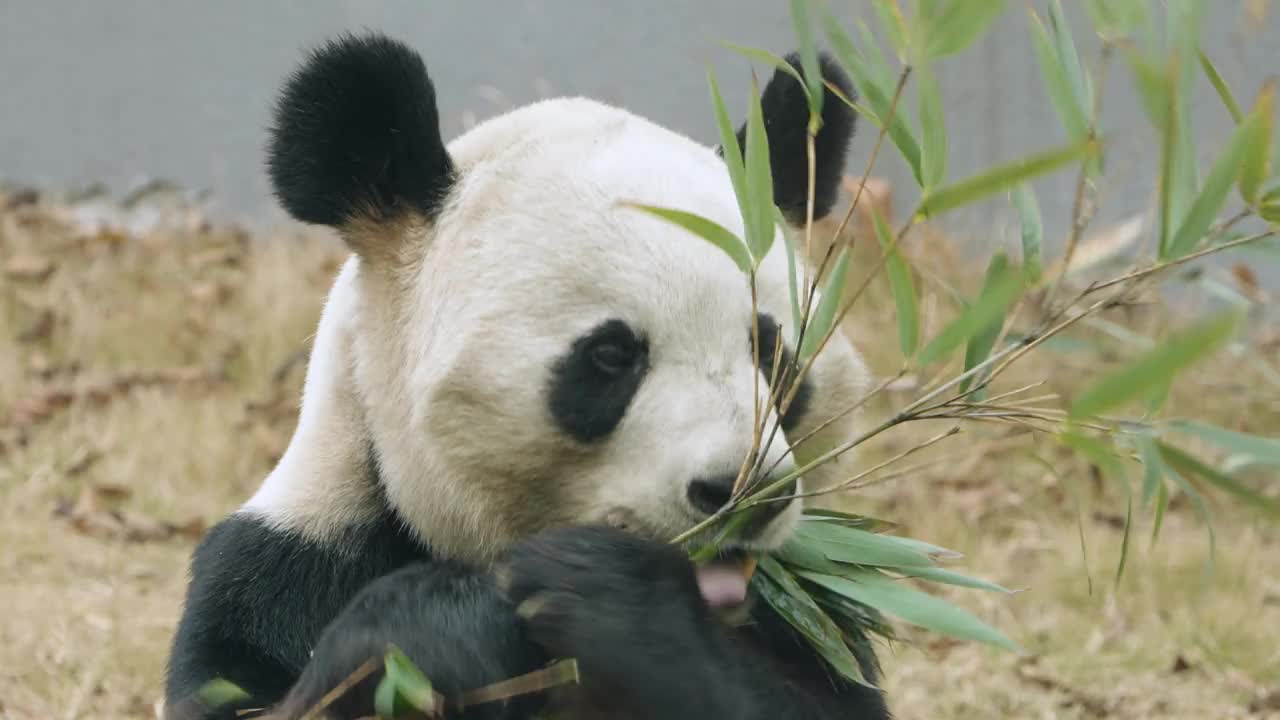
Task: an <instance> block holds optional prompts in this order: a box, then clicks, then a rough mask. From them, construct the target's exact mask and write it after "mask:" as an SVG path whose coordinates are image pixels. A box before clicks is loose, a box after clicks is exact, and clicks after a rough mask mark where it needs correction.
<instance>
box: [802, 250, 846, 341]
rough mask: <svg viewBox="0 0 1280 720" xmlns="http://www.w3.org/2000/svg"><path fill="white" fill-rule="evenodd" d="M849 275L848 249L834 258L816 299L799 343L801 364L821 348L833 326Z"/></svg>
mask: <svg viewBox="0 0 1280 720" xmlns="http://www.w3.org/2000/svg"><path fill="white" fill-rule="evenodd" d="M848 274H849V249H848V248H844V249H842V250H841V251H840V255H839V256H838V257H837V258H836V263H835V266H833V267H832V268H831V274H830V276H828V277H827V284H826V286H825V287H824V288H823V289H822V297H820V298H819V299H818V307H817V308H816V309H815V310H814V311H813V317H811V318H810V319H809V324H808V325H807V326H806V327H805V329H804V339H803V340H802V341H801V343H800V352H799V358H800V361H801V362H804V361H806V360H808V359H809V358H810V357H813V354H814V353H815V352H817V351H818V348H819V347H821V345H822V341H823V339H824V338H825V337H826V336H827V334H828V333H829V332H831V331H832V329H833V328H834V326H835V322H836V311H837V310H838V309H839V308H840V302H841V301H842V300H843V298H844V283H845V279H846V277H847V276H848Z"/></svg>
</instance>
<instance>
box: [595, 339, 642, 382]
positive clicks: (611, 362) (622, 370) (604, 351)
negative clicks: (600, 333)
mask: <svg viewBox="0 0 1280 720" xmlns="http://www.w3.org/2000/svg"><path fill="white" fill-rule="evenodd" d="M635 362H636V354H635V352H633V351H632V350H631V349H630V348H627V347H623V346H622V345H620V344H618V343H613V342H602V343H599V344H597V345H593V346H592V347H591V364H592V365H594V366H595V367H596V369H597V370H599V371H600V372H601V373H603V374H605V375H609V376H611V377H618V376H621V375H624V374H626V372H627V371H628V370H630V369H631V368H632V367H633V366H634V365H635Z"/></svg>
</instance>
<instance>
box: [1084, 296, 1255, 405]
mask: <svg viewBox="0 0 1280 720" xmlns="http://www.w3.org/2000/svg"><path fill="white" fill-rule="evenodd" d="M1236 322H1237V320H1236V316H1235V315H1222V316H1219V317H1215V318H1212V319H1210V320H1208V321H1205V322H1201V323H1198V324H1196V325H1193V326H1192V327H1190V328H1188V329H1186V330H1184V331H1182V332H1180V333H1177V334H1174V335H1171V336H1170V337H1169V338H1167V339H1166V340H1165V341H1164V342H1163V343H1161V344H1160V345H1158V346H1156V347H1155V348H1152V349H1151V350H1149V351H1147V352H1146V353H1143V354H1142V355H1140V356H1138V357H1137V358H1136V359H1134V360H1133V361H1131V362H1129V363H1128V364H1126V365H1125V366H1123V367H1121V368H1119V369H1117V370H1114V371H1112V372H1110V373H1108V374H1106V375H1104V376H1103V377H1102V378H1101V379H1099V380H1097V381H1096V382H1094V383H1093V384H1092V385H1091V386H1089V387H1088V388H1086V389H1085V390H1084V391H1083V392H1081V393H1080V394H1079V396H1077V397H1076V399H1075V402H1074V403H1072V405H1071V417H1072V418H1076V419H1078V418H1085V417H1090V416H1094V415H1097V414H1098V413H1101V412H1104V411H1106V410H1110V409H1111V408H1115V407H1119V406H1121V405H1123V404H1125V403H1126V402H1129V401H1130V400H1133V399H1134V398H1137V397H1141V396H1142V394H1143V393H1145V392H1147V391H1149V390H1150V389H1151V388H1153V387H1156V386H1157V385H1159V384H1161V383H1164V382H1168V381H1169V380H1170V379H1171V378H1172V377H1173V376H1174V375H1176V374H1177V373H1178V372H1179V371H1180V370H1183V369H1185V368H1187V367H1189V366H1191V365H1192V364H1194V363H1195V362H1196V361H1197V360H1201V359H1203V358H1204V357H1205V356H1207V355H1210V354H1212V353H1213V352H1214V351H1215V350H1217V349H1218V348H1219V347H1220V346H1221V345H1222V344H1223V343H1225V342H1226V341H1227V339H1228V338H1230V337H1231V335H1232V333H1234V332H1235V329H1236Z"/></svg>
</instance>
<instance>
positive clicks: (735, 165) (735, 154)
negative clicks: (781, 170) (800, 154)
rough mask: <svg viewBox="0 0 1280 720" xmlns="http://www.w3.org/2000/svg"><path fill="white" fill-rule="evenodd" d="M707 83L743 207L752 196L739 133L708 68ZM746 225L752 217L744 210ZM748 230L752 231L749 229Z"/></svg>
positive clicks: (736, 194)
mask: <svg viewBox="0 0 1280 720" xmlns="http://www.w3.org/2000/svg"><path fill="white" fill-rule="evenodd" d="M707 84H708V85H709V86H710V88H711V102H712V105H714V106H715V114H716V126H717V127H718V128H719V130H720V149H721V154H722V155H723V156H724V162H725V165H726V166H728V168H729V180H730V181H732V183H733V194H734V195H735V196H736V197H737V198H738V206H739V208H740V209H741V208H742V207H743V206H745V205H746V203H747V202H748V201H749V199H750V198H748V197H747V170H746V168H745V167H744V166H743V164H742V148H741V146H739V145H738V133H737V131H736V130H734V129H733V121H732V120H730V119H729V111H728V110H727V109H725V105H724V98H723V97H722V96H721V95H720V85H719V84H718V83H716V76H715V73H713V72H712V71H711V69H710V68H708V69H707ZM742 222H743V224H744V226H746V227H748V228H749V227H750V225H751V218H750V217H747V212H746V211H745V210H743V211H742ZM748 232H750V231H749V230H748Z"/></svg>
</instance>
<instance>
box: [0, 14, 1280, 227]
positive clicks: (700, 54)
mask: <svg viewBox="0 0 1280 720" xmlns="http://www.w3.org/2000/svg"><path fill="white" fill-rule="evenodd" d="M973 1H974V2H981V1H983V0H973ZM1036 4H1037V5H1043V3H1042V2H1038V1H1037V3H1036ZM1065 4H1066V5H1067V7H1068V11H1069V13H1070V14H1071V16H1072V18H1073V22H1075V25H1076V26H1077V32H1078V37H1079V38H1080V39H1081V40H1082V41H1083V45H1084V47H1083V48H1082V50H1083V52H1084V54H1085V56H1086V57H1092V56H1093V55H1094V53H1093V52H1092V51H1093V50H1094V49H1095V48H1096V44H1095V43H1094V42H1091V41H1090V40H1091V36H1090V34H1089V33H1088V31H1087V27H1086V24H1085V23H1084V22H1083V17H1081V15H1082V13H1080V12H1079V10H1078V8H1077V7H1076V0H1066V2H1065ZM835 5H836V6H837V8H839V9H840V10H841V11H842V12H843V13H844V16H845V17H846V18H848V17H861V18H864V19H865V20H866V21H867V22H868V23H869V24H872V26H873V27H874V13H873V12H872V11H871V9H870V0H844V1H843V2H841V1H839V0H837V1H836V2H835ZM1009 5H1010V11H1009V12H1008V13H1007V14H1006V17H1005V18H1004V20H1003V21H1002V23H1001V24H1000V25H999V26H998V27H997V28H996V29H995V31H994V32H993V33H991V34H989V35H988V36H987V38H986V39H985V41H984V42H983V43H982V44H980V45H979V46H977V47H974V48H972V49H971V50H969V51H968V52H966V53H965V54H964V55H962V56H960V57H958V58H956V59H954V60H952V61H951V62H949V63H948V65H947V66H946V68H945V69H944V71H943V72H942V73H941V82H942V84H943V88H944V92H945V104H946V112H947V116H948V122H949V126H950V131H951V138H952V144H951V162H950V166H951V174H952V176H953V177H958V176H961V175H963V174H967V173H970V172H974V171H975V170H978V169H980V168H982V167H985V166H988V165H990V164H992V163H995V162H999V161H1001V160H1004V159H1011V158H1014V157H1016V156H1017V155H1019V154H1023V153H1026V152H1030V151H1033V150H1035V149H1038V148H1043V147H1046V146H1049V145H1052V144H1054V143H1058V142H1061V141H1062V139H1063V136H1062V132H1061V130H1060V129H1059V126H1058V123H1057V120H1056V118H1055V116H1054V115H1053V112H1052V110H1051V108H1050V107H1049V105H1048V103H1047V101H1046V99H1045V96H1044V95H1043V92H1042V90H1041V88H1040V80H1039V71H1038V68H1037V67H1036V65H1035V62H1034V56H1033V54H1032V51H1031V48H1030V45H1029V38H1028V35H1027V32H1026V18H1025V14H1024V13H1023V11H1022V9H1021V7H1020V6H1021V3H1018V2H1011V3H1009ZM1210 6H1211V13H1210V16H1209V18H1208V22H1207V25H1206V27H1205V31H1204V32H1205V37H1206V44H1207V47H1208V49H1209V51H1210V53H1211V54H1212V56H1213V57H1214V58H1215V59H1216V61H1217V62H1218V63H1219V64H1220V66H1221V69H1222V70H1223V72H1224V74H1225V75H1226V77H1227V79H1228V80H1229V81H1230V82H1231V83H1232V85H1233V86H1234V87H1235V89H1236V91H1237V92H1238V94H1239V95H1240V96H1241V97H1242V98H1251V97H1252V95H1253V94H1254V92H1255V91H1256V90H1257V88H1258V87H1259V85H1260V84H1261V83H1262V82H1263V80H1264V78H1265V77H1266V75H1267V74H1268V73H1271V72H1274V70H1275V67H1276V64H1275V63H1276V59H1277V58H1280V52H1278V51H1280V11H1277V10H1273V12H1272V16H1271V17H1270V19H1269V20H1268V21H1267V23H1265V24H1264V25H1263V26H1261V27H1256V26H1255V27H1250V24H1249V23H1248V22H1246V21H1245V19H1244V18H1245V15H1244V13H1243V11H1242V3H1241V2H1238V1H1237V0H1211V1H1210ZM1254 25H1256V23H1254ZM359 28H379V29H383V30H386V31H388V32H391V33H394V34H395V35H397V36H399V37H401V38H403V39H405V40H407V41H408V42H410V43H411V44H413V45H414V46H416V47H417V48H419V49H420V50H421V51H422V53H423V54H424V56H425V57H426V59H427V62H428V66H429V67H430V69H431V71H432V72H433V75H434V77H435V78H436V80H437V82H438V89H439V94H440V104H441V106H442V109H443V113H444V123H445V126H446V127H445V132H446V134H448V135H453V134H456V133H458V132H460V131H461V130H462V129H464V127H465V126H466V124H467V123H468V121H469V120H471V119H475V118H481V119H482V118H484V117H485V116H487V115H490V114H492V113H494V112H495V111H498V110H500V109H502V108H503V107H505V106H507V105H508V104H511V103H520V102H525V101H529V100H532V99H536V98H538V97H540V96H542V95H546V94H561V93H573V94H586V95H591V96H595V97H598V98H601V99H604V100H608V101H612V102H615V103H620V104H622V105H625V106H626V107H628V108H630V109H632V110H634V111H636V112H638V113H641V114H643V115H646V116H649V117H651V118H653V119H654V120H657V121H659V122H662V123H665V124H668V125H671V126H673V127H675V128H677V129H679V130H682V131H684V132H686V133H687V134H690V135H692V136H694V137H697V138H700V139H702V140H705V141H707V142H712V141H714V138H715V131H714V125H713V123H712V119H711V113H710V106H709V103H708V99H707V91H706V84H705V79H704V73H703V67H704V65H705V64H706V63H708V62H710V63H712V64H713V65H714V66H715V67H716V69H717V72H718V73H719V75H720V77H721V82H722V85H723V86H724V89H725V92H726V94H727V96H728V100H729V102H730V103H731V104H732V106H734V107H742V106H743V104H744V102H745V95H746V87H747V78H748V76H747V75H746V66H745V64H744V63H743V62H742V61H741V60H740V58H738V56H736V55H734V54H733V53H731V52H729V51H728V50H725V49H723V48H721V47H719V46H718V44H717V43H718V41H720V40H730V41H733V42H738V43H742V44H748V45H758V46H763V47H767V48H770V49H772V50H775V51H783V50H786V49H789V48H791V47H792V46H793V41H792V35H791V29H790V22H789V15H788V10H787V4H786V2H785V1H784V0H697V1H696V2H695V1H692V0H687V1H685V2H680V1H679V0H643V1H635V2H621V1H614V0H600V1H599V2H587V1H586V0H579V1H577V2H569V1H568V0H540V1H538V2H534V1H533V0H470V1H467V2H463V1H461V0H458V1H451V2H443V1H439V2H428V1H427V0H418V1H417V2H410V1H407V0H403V1H398V2H390V1H387V2H355V1H354V0H352V1H343V0H295V1H292V2H285V1H283V0H273V1H271V2H263V1H262V0H221V1H218V2H210V1H209V0H110V1H109V2H108V1H106V0H100V1H99V0H81V1H79V2H76V1H74V0H0V68H2V69H3V71H2V72H0V178H3V179H10V180H21V181H26V182H34V183H40V184H44V185H51V186H56V187H65V186H68V185H71V184H78V183H87V182H92V181H104V182H106V183H108V184H110V185H111V186H112V187H116V188H120V189H124V188H125V187H127V186H128V184H129V183H131V182H133V181H135V180H136V179H137V178H139V177H142V176H161V177H165V178H171V179H174V180H176V181H178V182H180V183H182V184H183V185H185V186H188V187H197V188H204V187H207V188H210V189H212V190H213V191H215V193H216V194H217V196H218V197H219V198H220V200H221V204H222V205H223V207H225V208H227V209H229V210H232V211H234V212H236V213H237V214H243V215H249V216H255V217H270V213H272V212H274V211H273V209H272V206H271V204H270V202H269V199H268V198H267V195H266V184H265V180H264V177H263V173H262V169H261V148H262V145H263V141H264V128H265V125H266V122H267V113H268V106H269V103H270V101H271V99H272V95H273V93H274V92H275V91H276V89H277V88H278V86H279V83H280V80H281V78H282V77H283V76H284V75H285V74H286V73H287V72H288V71H289V70H290V68H291V67H292V66H293V65H294V64H295V63H296V62H297V61H298V59H299V57H300V52H301V51H302V50H303V49H304V48H306V47H308V46H310V45H312V44H314V43H316V42H317V41H319V40H320V39H322V38H323V37H325V36H327V35H329V34H332V33H335V32H338V31H342V30H346V29H359ZM1115 69H1116V70H1117V71H1118V72H1116V73H1114V74H1113V79H1114V80H1115V82H1112V83H1111V89H1112V92H1111V93H1110V94H1109V95H1108V96H1107V98H1106V100H1105V112H1104V117H1105V121H1104V123H1103V124H1104V130H1105V132H1106V133H1107V135H1108V136H1109V137H1110V138H1111V140H1112V151H1111V155H1110V158H1109V160H1110V172H1109V181H1108V182H1109V185H1108V186H1107V187H1106V188H1105V189H1104V190H1105V204H1104V206H1103V207H1102V216H1103V218H1104V219H1105V218H1107V217H1112V218H1115V217H1121V216H1124V215H1126V214H1128V213H1131V212H1134V211H1135V210H1137V209H1140V208H1142V207H1143V206H1144V204H1146V203H1147V202H1149V200H1150V197H1151V193H1152V186H1151V182H1150V179H1151V178H1152V177H1154V172H1153V168H1154V167H1155V165H1154V163H1155V162H1156V155H1155V152H1156V148H1155V146H1154V145H1153V144H1152V142H1151V140H1152V137H1153V135H1152V132H1151V130H1150V129H1149V127H1148V126H1147V124H1146V120H1145V118H1144V117H1143V116H1142V115H1141V112H1140V110H1139V108H1138V107H1137V106H1136V104H1135V101H1134V96H1133V92H1132V88H1131V86H1130V81H1129V78H1128V73H1127V70H1125V69H1124V68H1123V67H1121V66H1116V68H1115ZM1195 120H1196V123H1197V128H1198V130H1199V134H1200V135H1201V136H1202V137H1203V138H1205V141H1204V142H1203V143H1202V148H1203V150H1204V151H1205V152H1207V153H1212V152H1214V151H1216V149H1217V148H1218V147H1219V146H1220V144H1221V140H1222V138H1223V137H1225V133H1226V131H1227V130H1228V128H1229V118H1228V117H1227V115H1226V114H1225V113H1224V112H1223V111H1222V109H1221V107H1220V105H1219V104H1218V102H1217V100H1216V99H1215V98H1214V96H1213V95H1212V91H1211V90H1209V88H1208V87H1207V85H1204V86H1203V87H1202V88H1201V93H1200V95H1199V96H1198V98H1197V100H1196V103H1195ZM864 127H865V128H866V129H864V131H863V135H862V138H861V140H860V141H859V142H858V143H857V148H856V151H855V157H854V158H853V160H852V162H851V165H850V171H851V172H855V171H857V170H860V169H861V167H862V166H863V163H864V162H865V158H866V155H867V153H868V151H869V149H870V146H871V139H872V137H873V135H872V131H871V129H870V128H871V126H870V125H869V124H867V125H865V126H864ZM880 174H882V175H887V176H888V177H890V178H891V179H892V180H894V181H895V183H896V185H897V186H898V187H900V188H901V191H900V192H899V205H906V204H908V203H910V202H911V200H912V194H911V192H910V182H909V175H908V174H907V173H906V172H905V169H904V167H903V166H902V164H901V163H900V162H898V161H897V160H896V158H892V157H891V158H890V159H889V160H888V161H887V162H885V163H884V165H883V169H882V171H881V172H880ZM1038 189H1039V190H1040V193H1041V201H1042V203H1043V205H1044V206H1045V211H1046V215H1047V219H1048V221H1049V222H1050V223H1051V225H1056V226H1058V227H1061V223H1062V222H1063V221H1064V220H1065V218H1066V216H1067V210H1068V207H1069V204H1070V196H1071V180H1070V178H1069V177H1061V178H1051V179H1048V180H1046V181H1044V182H1041V183H1040V184H1039V186H1038ZM998 206H999V207H998ZM991 209H1002V204H996V205H992V206H990V207H988V208H984V209H982V210H980V211H978V212H970V213H967V214H961V215H956V216H953V217H950V218H948V222H949V223H950V224H951V226H952V227H953V228H955V229H956V230H959V231H965V230H970V231H976V232H977V233H978V234H981V233H982V232H987V231H989V227H990V222H991V218H992V216H991V214H990V212H989V211H990V210H991Z"/></svg>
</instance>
